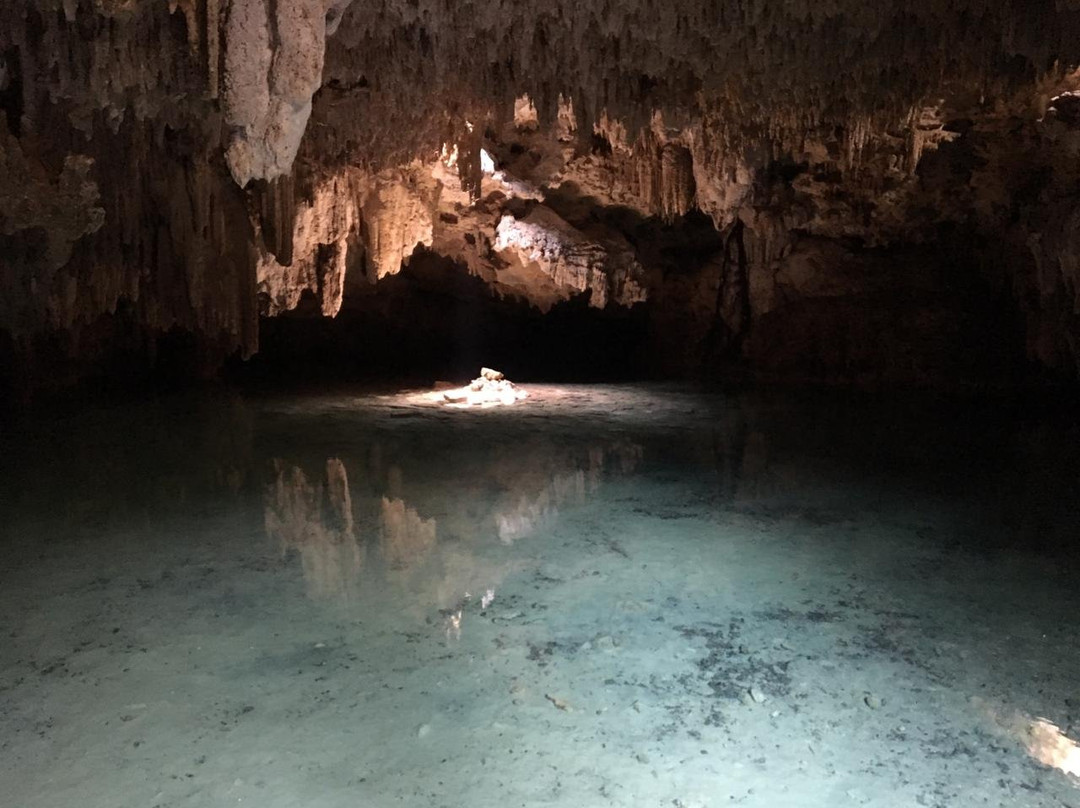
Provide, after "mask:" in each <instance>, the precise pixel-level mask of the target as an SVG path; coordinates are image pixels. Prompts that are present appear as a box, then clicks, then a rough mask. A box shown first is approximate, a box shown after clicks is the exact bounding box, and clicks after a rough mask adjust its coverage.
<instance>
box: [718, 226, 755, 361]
mask: <svg viewBox="0 0 1080 808" xmlns="http://www.w3.org/2000/svg"><path fill="white" fill-rule="evenodd" d="M744 229H745V228H744V226H743V223H742V222H741V221H738V220H736V222H735V224H733V225H732V227H731V230H730V232H729V233H728V236H727V240H726V241H725V243H724V251H723V253H722V256H721V260H722V265H721V274H720V288H719V290H718V291H717V295H716V314H715V319H714V321H713V330H712V333H711V334H710V340H709V350H710V351H712V352H715V353H717V354H719V355H721V356H723V355H730V354H734V353H737V352H738V351H739V349H740V348H741V347H742V342H743V338H744V337H745V336H746V332H747V329H748V328H749V327H750V278H749V268H748V266H747V264H748V262H747V255H746V243H745V242H744V241H743V231H744Z"/></svg>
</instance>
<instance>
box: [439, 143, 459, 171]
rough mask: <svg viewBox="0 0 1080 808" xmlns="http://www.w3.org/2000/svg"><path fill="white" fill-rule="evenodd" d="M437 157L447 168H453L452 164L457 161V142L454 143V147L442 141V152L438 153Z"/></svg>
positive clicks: (455, 163)
mask: <svg viewBox="0 0 1080 808" xmlns="http://www.w3.org/2000/svg"><path fill="white" fill-rule="evenodd" d="M439 157H440V159H441V160H442V161H443V165H445V166H446V167H447V168H453V167H454V166H456V165H457V161H458V147H457V144H456V143H455V144H454V147H453V148H450V145H449V144H447V143H444V144H443V147H442V152H441V153H440V155H439Z"/></svg>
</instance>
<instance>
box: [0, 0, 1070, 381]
mask: <svg viewBox="0 0 1080 808" xmlns="http://www.w3.org/2000/svg"><path fill="white" fill-rule="evenodd" d="M1078 34H1080V7H1078V6H1077V4H1076V3H1074V2H1067V1H1066V0H1036V1H1035V2H1031V1H1030V0H1027V1H1026V2H1020V0H1009V2H990V0H947V2H940V0H912V2H909V3H905V4H903V6H902V7H901V6H898V5H897V4H894V3H885V2H873V3H867V2H862V1H861V0H831V2H827V3H821V2H816V3H811V2H808V1H807V0H797V1H796V2H789V3H783V4H778V3H775V2H772V1H771V0H725V1H724V2H718V3H702V2H699V0H673V2H668V3H655V2H652V0H630V2H624V3H617V4H616V3H610V2H604V1H603V0H578V1H577V2H573V3H571V2H566V1H565V0H545V1H544V2H537V3H509V2H496V3H489V2H484V3H481V2H473V1H472V0H463V1H462V2H455V3H449V4H448V3H445V2H442V0H377V1H376V2H366V3H349V2H348V0H297V2H288V3H286V2H282V1H281V0H277V1H276V2H275V0H173V2H168V3H161V2H150V0H62V1H61V0H13V2H10V3H6V4H4V6H3V8H0V169H2V173H0V290H2V292H3V298H2V302H0V378H2V379H3V380H4V383H5V385H6V386H7V388H8V389H7V391H6V392H7V393H8V394H15V395H20V394H22V395H28V394H29V393H30V392H32V391H33V390H35V389H41V388H62V387H65V386H68V385H70V384H73V383H75V382H78V381H79V380H81V379H84V378H88V377H92V376H95V375H96V376H101V375H103V374H104V375H109V374H110V373H112V374H116V375H120V376H127V375H131V374H133V373H139V372H145V371H146V369H148V368H154V367H158V368H161V367H165V366H168V367H170V368H171V369H172V370H174V371H175V370H178V369H179V370H183V371H184V372H185V373H187V374H190V375H205V374H208V373H213V372H214V371H215V370H216V369H217V368H218V367H220V366H221V364H222V363H223V361H224V360H225V359H226V358H227V357H229V356H231V355H236V356H239V357H248V356H251V355H253V354H255V353H256V352H257V351H258V350H259V323H260V319H259V318H260V315H262V316H264V317H275V316H286V315H287V316H290V317H300V316H306V317H310V318H313V320H319V319H325V318H331V319H333V318H339V319H340V318H347V317H362V316H364V314H365V312H368V311H369V310H370V307H371V306H372V305H376V304H375V303H373V302H372V301H376V300H379V301H381V300H382V298H381V297H379V296H380V295H384V294H389V292H388V291H387V290H393V289H399V288H403V287H407V286H408V285H409V284H411V283H414V282H415V281H416V278H417V273H421V272H422V271H426V270H421V269H419V268H417V267H414V266H413V264H414V263H415V262H416V260H417V256H420V257H421V258H422V259H423V260H421V261H420V263H424V262H427V263H430V259H431V257H432V256H436V257H438V258H439V259H440V260H443V261H445V262H446V265H447V266H452V267H453V268H454V269H453V273H456V275H453V274H451V275H447V277H454V278H456V280H454V281H452V282H450V281H440V283H443V284H444V287H445V289H446V290H449V291H446V294H451V293H453V294H457V292H454V291H453V289H456V288H458V287H460V286H462V285H463V284H465V285H468V284H474V285H477V284H478V286H476V287H475V288H477V289H482V290H485V291H483V293H482V294H484V295H487V296H488V299H490V301H491V305H492V306H498V305H501V302H506V301H513V302H514V305H522V306H527V307H532V308H534V309H536V310H537V311H538V312H549V313H551V314H552V315H559V313H560V312H563V311H567V310H570V309H572V308H573V307H574V306H575V305H577V301H583V302H584V306H585V307H586V308H588V307H591V308H593V309H595V310H596V314H595V316H596V317H598V318H602V317H605V316H609V315H611V314H612V313H613V312H616V311H618V310H629V309H634V310H635V311H638V310H640V311H644V312H646V317H647V327H646V331H647V333H648V345H647V346H646V348H645V349H644V352H643V354H642V356H641V357H640V359H641V362H642V363H644V364H643V366H649V367H651V368H652V369H653V370H654V371H656V372H664V373H692V372H707V371H709V370H716V369H725V370H727V369H732V368H738V369H739V372H740V373H749V374H752V375H757V376H778V377H785V378H790V377H795V378H802V379H809V380H829V381H843V382H849V381H871V382H884V383H890V382H904V383H910V382H919V383H923V382H925V383H936V382H940V381H976V380H982V381H986V380H997V381H1000V380H1004V379H1015V378H1016V377H1017V376H1024V375H1026V374H1029V373H1032V372H1034V373H1036V374H1047V375H1049V376H1053V377H1058V378H1064V379H1073V380H1075V379H1076V378H1078V377H1080V261H1078V260H1077V258H1076V255H1077V249H1078V248H1080V244H1078V241H1080V213H1078V208H1077V205H1076V202H1075V199H1074V197H1075V188H1076V185H1077V182H1078V181H1080V161H1078V159H1077V158H1078V157H1080V101H1078V98H1080V96H1078V95H1077V92H1078V91H1080V74H1078V73H1077V72H1075V71H1076V67H1077V65H1078V64H1080V45H1078V44H1077V43H1080V36H1078ZM469 288H473V287H471V286H470V287H469ZM440 293H441V292H440ZM470 294H471V293H470ZM377 305H379V306H381V307H382V310H383V312H384V313H386V312H389V311H394V310H395V309H394V306H393V305H392V304H389V303H386V304H384V303H382V302H379V303H378V304H377ZM485 305H486V304H485ZM434 308H436V307H433V309H434ZM388 316H389V315H388ZM403 316H408V315H407V314H405V315H403ZM347 349H349V348H348V346H342V350H347Z"/></svg>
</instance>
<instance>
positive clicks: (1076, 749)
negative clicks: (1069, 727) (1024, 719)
mask: <svg viewBox="0 0 1080 808" xmlns="http://www.w3.org/2000/svg"><path fill="white" fill-rule="evenodd" d="M1026 745H1027V750H1028V754H1029V755H1031V756H1032V757H1033V758H1035V759H1036V760H1037V761H1039V762H1040V763H1042V764H1043V765H1044V766H1051V767H1053V768H1055V769H1058V770H1059V771H1063V772H1065V773H1066V774H1071V775H1073V776H1074V777H1080V744H1077V743H1076V741H1074V740H1072V738H1069V737H1067V736H1066V735H1065V733H1064V732H1062V731H1061V729H1060V728H1059V727H1058V726H1057V725H1056V724H1053V723H1051V722H1050V721H1047V720H1046V719H1045V718H1037V719H1035V720H1034V721H1032V722H1031V723H1030V724H1029V725H1028V730H1027V739H1026Z"/></svg>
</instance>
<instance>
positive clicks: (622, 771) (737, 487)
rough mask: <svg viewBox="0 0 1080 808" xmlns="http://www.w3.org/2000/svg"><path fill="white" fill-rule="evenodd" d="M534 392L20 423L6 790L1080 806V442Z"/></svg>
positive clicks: (164, 796) (1054, 423)
mask: <svg viewBox="0 0 1080 808" xmlns="http://www.w3.org/2000/svg"><path fill="white" fill-rule="evenodd" d="M526 387H528V388H529V390H530V392H531V394H532V396H531V398H530V399H528V400H527V401H526V402H524V403H522V404H519V405H516V406H514V407H510V408H493V409H486V410H448V409H443V408H440V407H437V406H435V405H433V404H432V403H431V402H430V401H429V400H428V399H427V398H425V397H424V396H423V395H420V394H415V395H414V394H401V395H393V396H387V395H374V394H367V395H364V394H360V393H355V392H351V393H348V392H347V393H340V392H335V393H333V394H329V393H327V394H323V395H304V396H300V395H297V396H281V397H262V398H244V397H240V396H236V397H229V396H217V397H211V398H199V399H173V400H167V401H164V402H159V403H154V404H144V405H140V406H129V407H123V408H103V409H96V410H93V411H88V412H83V413H80V414H79V415H74V416H68V417H63V418H61V417H54V418H52V419H50V420H49V421H48V422H38V423H33V424H24V425H22V426H21V427H20V428H19V429H18V430H16V431H9V433H8V434H7V435H6V437H5V445H4V447H3V448H4V457H5V461H4V463H3V477H2V478H0V483H2V484H3V490H4V491H5V492H6V494H5V496H4V497H3V501H2V503H0V524H2V525H3V529H2V534H0V535H2V541H3V544H4V554H3V561H2V562H0V606H2V609H0V637H2V638H3V639H2V644H0V794H3V795H5V796H4V797H3V798H2V799H0V802H2V803H3V804H4V805H12V806H20V808H38V806H69V805H78V806H88V807H89V808H95V807H96V806H101V807H102V808H105V807H106V806H108V807H109V808H113V807H115V806H163V807H164V806H177V807H179V806H216V805H227V804H228V805H233V804H240V803H246V804H253V805H258V806H266V807H267V808H279V807H280V808H286V807H288V808H292V807H293V806H304V807H305V808H309V807H311V808H321V807H322V806H326V807H327V808H331V807H336V806H397V805H405V806H413V805H415V806H455V807H456V806H464V805H480V806H483V805H492V806H496V805H497V806H516V805H522V806H532V805H551V806H594V805H595V806H604V805H616V806H621V805H627V806H639V805H640V806H654V805H655V806H682V808H691V806H695V807H696V806H718V805H732V804H736V805H748V806H776V805H800V806H842V805H881V806H894V805H895V806H913V805H929V806H967V805H1009V806H1013V805H1016V806H1023V805H1031V806H1044V805H1045V806H1061V805H1077V804H1080V790H1078V787H1080V751H1077V747H1076V746H1075V745H1074V743H1073V741H1076V740H1080V687H1078V684H1080V678H1078V674H1077V671H1078V670H1080V667H1078V663H1080V637H1078V634H1080V629H1078V620H1077V615H1078V606H1080V593H1078V591H1077V587H1076V585H1075V581H1076V573H1077V569H1078V554H1077V551H1076V548H1077V547H1078V546H1080V544H1078V540H1080V527H1078V525H1080V504H1078V503H1080V497H1078V494H1080V490H1078V489H1080V441H1078V440H1077V437H1078V435H1077V430H1076V428H1075V426H1073V425H1071V424H1070V423H1069V422H1068V421H1067V420H1062V419H1057V420H1053V419H1039V418H1034V417H1028V418H1026V419H1021V418H1018V417H1017V416H1016V414H1015V412H1013V411H1009V410H1006V409H1004V408H1003V407H1001V406H999V405H988V404H984V405H979V406H976V405H973V404H971V403H967V404H963V405H961V404H957V403H947V402H940V401H938V402H931V401H927V400H918V399H912V398H908V399H904V400H902V401H901V400H883V399H866V398H862V399H857V398H848V399H845V400H843V401H839V400H837V399H828V398H825V397H806V396H803V397H800V398H792V397H790V396H784V395H781V394H778V393H777V394H772V395H760V394H759V395H741V396H731V395H723V394H705V393H699V392H693V391H687V390H682V389H677V388H663V387H644V386H627V387H595V386H594V387H554V386H528V385H527V386H526ZM1070 772H1071V773H1070Z"/></svg>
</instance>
